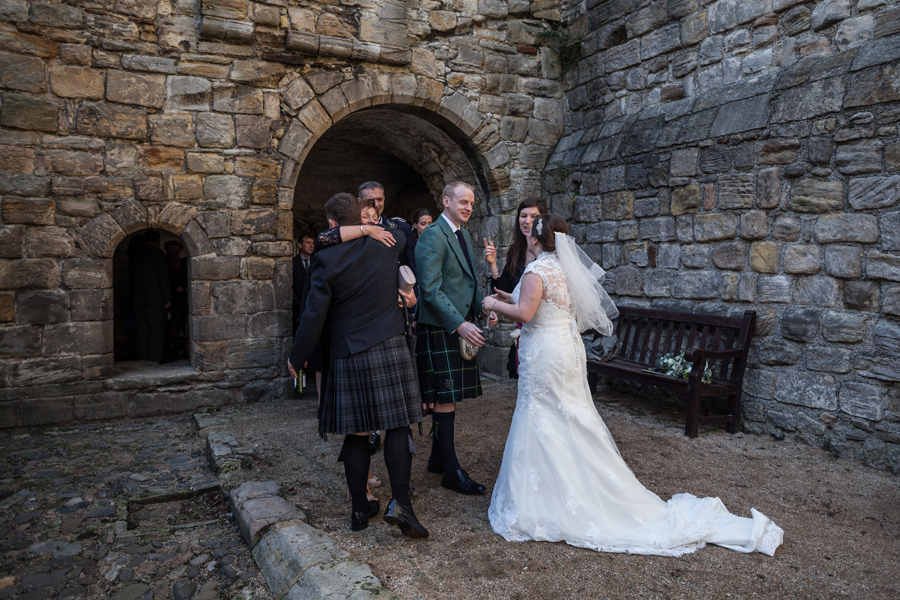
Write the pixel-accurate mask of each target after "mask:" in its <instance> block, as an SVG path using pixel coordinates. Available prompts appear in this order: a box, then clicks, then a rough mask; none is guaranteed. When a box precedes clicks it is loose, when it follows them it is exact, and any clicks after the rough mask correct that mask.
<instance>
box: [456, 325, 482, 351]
mask: <svg viewBox="0 0 900 600" xmlns="http://www.w3.org/2000/svg"><path fill="white" fill-rule="evenodd" d="M456 333H458V334H459V336H460V337H461V338H462V339H464V340H466V341H467V342H469V343H470V344H472V345H473V346H478V347H479V348H481V347H482V346H484V337H483V336H482V335H481V330H480V329H478V326H477V325H475V324H474V323H469V322H468V321H463V322H462V323H461V324H460V326H459V327H457V328H456Z"/></svg>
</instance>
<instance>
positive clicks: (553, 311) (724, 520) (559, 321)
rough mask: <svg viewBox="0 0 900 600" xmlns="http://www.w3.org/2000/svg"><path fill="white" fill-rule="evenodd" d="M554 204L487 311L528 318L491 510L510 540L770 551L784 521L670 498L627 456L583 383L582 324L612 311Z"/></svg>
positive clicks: (605, 547) (714, 502)
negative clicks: (525, 258) (518, 271)
mask: <svg viewBox="0 0 900 600" xmlns="http://www.w3.org/2000/svg"><path fill="white" fill-rule="evenodd" d="M567 233H568V226H567V225H566V223H565V221H563V220H562V219H560V218H559V217H557V216H555V215H545V216H542V217H539V218H538V219H536V220H535V223H534V225H533V226H532V228H531V233H530V234H529V235H528V249H529V252H530V253H531V254H532V255H533V256H534V257H535V259H534V260H533V261H532V262H531V263H530V264H529V265H528V266H527V268H526V269H525V274H524V276H523V277H522V280H521V282H520V283H519V285H518V286H517V287H516V289H515V290H514V291H513V293H512V294H506V293H497V294H495V295H494V296H488V297H487V298H485V300H484V308H485V309H486V310H489V311H490V310H493V311H496V312H498V313H500V314H502V315H504V316H506V317H508V318H510V319H512V320H513V321H519V322H522V323H525V326H524V327H523V328H522V330H521V335H520V337H519V393H518V398H517V400H516V409H515V413H514V414H513V419H512V425H511V426H510V430H509V437H508V438H507V440H506V449H505V450H504V452H503V463H502V464H501V466H500V474H499V476H498V477H497V483H496V484H495V485H494V491H493V496H492V498H491V506H490V509H489V516H490V521H491V526H492V527H493V529H494V531H495V532H497V533H498V534H500V535H501V536H503V537H504V538H505V539H506V540H508V541H525V540H537V541H547V542H559V541H564V542H566V543H569V544H571V545H573V546H581V547H584V548H591V549H593V550H598V551H602V552H626V553H630V554H655V555H660V556H680V555H682V554H686V553H689V552H694V551H695V550H697V549H699V548H702V547H703V546H705V545H706V544H707V543H710V544H718V545H720V546H725V547H726V548H731V549H733V550H737V551H739V552H754V551H756V552H762V553H765V554H768V555H770V556H771V555H773V554H774V552H775V549H776V548H777V547H778V546H779V545H780V544H781V541H782V537H783V532H782V530H781V528H779V527H778V526H777V525H775V524H774V523H773V522H772V521H771V520H769V519H768V518H767V517H766V516H764V515H763V514H762V513H760V512H758V511H756V510H751V512H752V515H753V516H752V518H744V517H737V516H735V515H732V514H731V513H729V512H728V511H727V510H726V509H725V506H724V505H723V504H722V502H721V500H719V499H718V498H697V497H696V496H693V495H691V494H677V495H675V496H673V497H672V499H671V500H669V501H668V502H666V501H663V500H662V499H661V498H660V497H659V496H657V495H656V494H654V493H653V492H651V491H650V490H648V489H646V488H645V487H644V486H643V485H641V483H640V482H639V481H638V480H637V478H636V477H635V476H634V473H632V472H631V469H630V468H628V465H627V464H625V461H624V460H623V459H622V457H621V455H620V454H619V451H618V448H617V447H616V443H615V441H614V440H613V438H612V436H611V435H610V433H609V430H608V429H607V428H606V425H605V424H604V423H603V420H602V419H601V418H600V415H598V414H597V410H596V408H595V407H594V403H593V400H592V398H591V393H590V390H589V388H588V382H587V371H586V369H585V352H584V345H583V342H582V340H581V335H580V332H581V331H585V330H587V329H591V328H593V329H596V330H597V331H600V332H601V333H604V334H605V335H609V334H611V333H612V323H611V322H610V319H611V318H615V316H616V315H618V311H617V310H616V309H615V306H614V305H613V303H612V301H611V299H610V298H609V296H608V295H607V294H606V293H605V292H604V291H603V288H602V287H601V286H600V281H601V280H602V275H603V270H602V269H600V267H598V266H597V265H595V264H594V263H593V262H592V261H591V260H590V259H589V258H588V257H587V255H585V254H584V253H583V252H582V251H581V250H580V248H578V246H577V245H576V244H575V242H574V240H573V238H571V237H569V236H568V235H567Z"/></svg>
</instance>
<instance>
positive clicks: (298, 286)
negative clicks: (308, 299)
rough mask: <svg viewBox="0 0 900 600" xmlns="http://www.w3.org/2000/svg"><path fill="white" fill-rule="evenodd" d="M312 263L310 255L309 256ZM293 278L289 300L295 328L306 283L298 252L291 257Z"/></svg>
mask: <svg viewBox="0 0 900 600" xmlns="http://www.w3.org/2000/svg"><path fill="white" fill-rule="evenodd" d="M309 260H310V264H312V257H311V256H310V257H309ZM293 268H294V274H293V275H294V280H293V288H292V289H293V294H294V297H293V298H292V300H291V317H292V319H293V327H294V328H295V329H296V328H297V319H299V318H300V307H301V306H302V304H303V296H304V289H303V288H304V286H305V285H306V268H305V267H304V266H303V257H302V256H300V255H299V254H298V255H296V256H295V257H294V258H293Z"/></svg>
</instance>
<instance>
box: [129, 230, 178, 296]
mask: <svg viewBox="0 0 900 600" xmlns="http://www.w3.org/2000/svg"><path fill="white" fill-rule="evenodd" d="M128 279H129V283H130V285H131V289H130V294H131V299H132V300H131V301H132V304H134V305H135V306H158V307H160V308H162V307H163V306H165V303H166V302H171V301H172V287H171V285H170V284H169V263H168V262H167V261H166V253H165V252H163V251H162V250H159V249H157V248H153V247H152V246H149V245H146V244H144V245H143V247H139V248H138V249H137V252H136V253H135V255H134V256H130V257H129V259H128Z"/></svg>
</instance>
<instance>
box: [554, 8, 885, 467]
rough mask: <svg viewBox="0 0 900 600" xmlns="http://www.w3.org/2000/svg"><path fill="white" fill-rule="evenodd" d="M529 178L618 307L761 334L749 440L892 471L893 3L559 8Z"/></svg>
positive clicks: (752, 374)
mask: <svg viewBox="0 0 900 600" xmlns="http://www.w3.org/2000/svg"><path fill="white" fill-rule="evenodd" d="M565 16H566V22H567V23H568V27H569V28H571V29H572V30H573V31H577V32H581V33H582V34H584V38H583V50H584V55H583V59H582V60H581V61H580V63H579V64H578V66H577V68H573V69H572V70H570V71H569V72H568V73H567V74H566V83H565V94H566V115H565V124H566V134H565V136H564V137H563V139H562V140H561V142H560V143H559V144H558V145H557V146H556V149H555V150H554V154H553V155H552V157H551V158H550V162H549V167H548V172H547V174H546V176H545V178H544V185H545V188H546V190H547V191H548V192H549V193H550V195H551V199H552V210H553V211H554V212H556V213H559V214H562V215H564V216H565V217H566V218H567V219H568V220H569V223H570V224H571V226H572V228H573V230H574V233H575V235H576V237H577V238H578V240H579V242H581V243H583V244H584V245H585V248H586V250H587V252H588V253H589V254H590V255H591V256H592V258H594V259H595V260H596V261H597V262H598V263H599V264H601V265H602V266H603V268H605V269H606V270H607V271H608V275H607V281H606V286H607V289H608V290H609V291H610V293H612V294H615V297H616V298H617V302H618V303H620V304H623V305H637V306H645V307H656V308H661V309H670V310H686V311H695V312H702V313H710V314H728V315H739V314H741V313H743V311H744V310H746V309H753V310H755V311H756V312H757V315H758V325H757V329H756V333H755V336H756V337H755V339H754V343H753V347H752V352H751V365H750V368H749V370H748V372H747V374H746V377H745V381H744V394H745V404H744V425H745V427H746V429H747V430H749V431H769V432H773V433H778V432H789V434H791V435H796V436H797V437H798V438H800V439H803V440H805V441H806V442H808V443H810V444H812V445H816V446H819V447H823V448H826V449H830V450H831V451H832V452H834V453H836V454H838V455H842V456H849V457H854V458H857V459H861V460H864V461H865V462H866V463H867V464H869V465H871V466H874V467H876V468H882V469H893V470H894V471H898V470H900V368H898V363H897V356H898V354H897V352H898V350H900V212H898V202H900V137H898V123H900V102H898V101H900V67H898V65H900V35H898V34H900V5H898V2H896V1H886V0H859V1H858V2H855V1H851V0H825V1H823V2H815V1H813V2H804V1H802V0H718V1H716V2H707V1H703V0H668V2H667V1H665V0H656V1H655V2H650V1H647V0H644V1H641V0H619V1H614V2H596V1H592V0H589V1H588V2H587V4H580V5H577V6H575V7H573V8H572V9H571V10H569V11H568V12H567V13H566V15H565Z"/></svg>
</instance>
